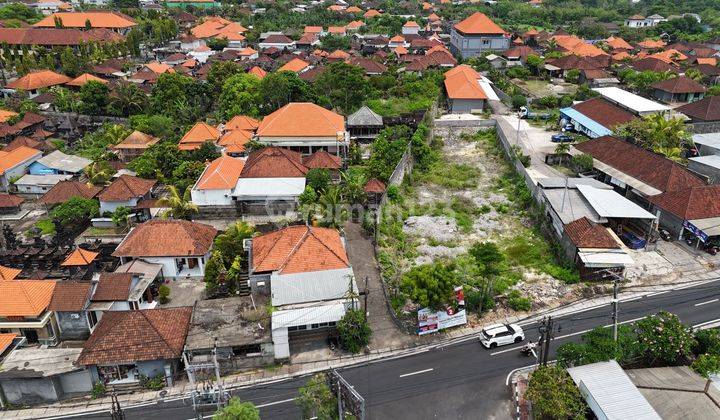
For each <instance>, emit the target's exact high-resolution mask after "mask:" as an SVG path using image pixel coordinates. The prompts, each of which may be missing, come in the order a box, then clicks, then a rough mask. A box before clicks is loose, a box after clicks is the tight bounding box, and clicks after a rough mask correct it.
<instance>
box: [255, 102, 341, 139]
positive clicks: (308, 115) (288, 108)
mask: <svg viewBox="0 0 720 420" xmlns="http://www.w3.org/2000/svg"><path fill="white" fill-rule="evenodd" d="M344 131H345V118H344V117H343V116H342V115H338V114H336V113H334V112H332V111H329V110H327V109H325V108H323V107H321V106H318V105H315V104H313V103H310V102H291V103H289V104H287V105H285V106H284V107H282V108H280V109H278V110H277V111H275V112H273V113H272V114H270V115H268V116H267V117H265V118H263V120H262V122H261V123H260V126H259V127H258V130H257V134H258V136H260V137H284V136H288V137H336V136H337V135H338V132H344Z"/></svg>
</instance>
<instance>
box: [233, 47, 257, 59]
mask: <svg viewBox="0 0 720 420" xmlns="http://www.w3.org/2000/svg"><path fill="white" fill-rule="evenodd" d="M238 54H240V56H244V57H250V56H251V55H255V54H257V51H255V50H254V49H252V48H250V47H245V48H243V49H242V50H240V52H239V53H238Z"/></svg>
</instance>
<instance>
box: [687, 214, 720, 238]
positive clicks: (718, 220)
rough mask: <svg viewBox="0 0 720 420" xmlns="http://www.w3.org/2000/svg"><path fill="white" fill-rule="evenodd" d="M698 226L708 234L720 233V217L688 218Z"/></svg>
mask: <svg viewBox="0 0 720 420" xmlns="http://www.w3.org/2000/svg"><path fill="white" fill-rule="evenodd" d="M688 221H689V222H690V223H692V224H693V226H695V227H696V228H698V229H700V230H701V231H703V233H705V234H706V235H707V236H718V235H720V217H710V218H708V219H695V220H688Z"/></svg>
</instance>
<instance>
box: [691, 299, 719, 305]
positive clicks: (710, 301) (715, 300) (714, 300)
mask: <svg viewBox="0 0 720 420" xmlns="http://www.w3.org/2000/svg"><path fill="white" fill-rule="evenodd" d="M718 300H720V299H713V300H708V301H707V302H700V303H696V304H695V305H693V306H703V305H707V304H708V303H714V302H717V301H718Z"/></svg>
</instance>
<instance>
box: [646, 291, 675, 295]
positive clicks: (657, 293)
mask: <svg viewBox="0 0 720 420" xmlns="http://www.w3.org/2000/svg"><path fill="white" fill-rule="evenodd" d="M670 292H672V290H665V291H662V292H655V293H650V294H649V295H648V297H650V296H659V295H664V294H665V293H670Z"/></svg>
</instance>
